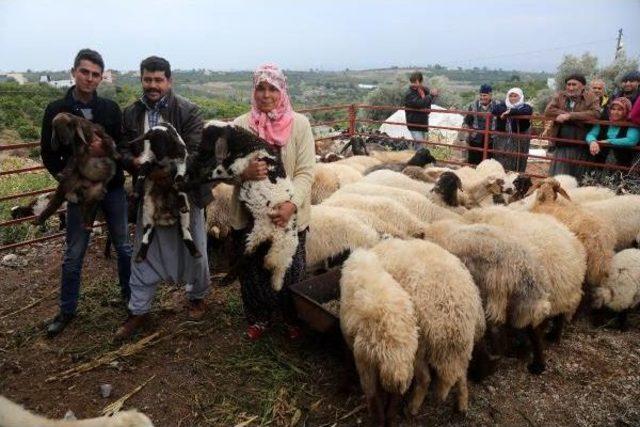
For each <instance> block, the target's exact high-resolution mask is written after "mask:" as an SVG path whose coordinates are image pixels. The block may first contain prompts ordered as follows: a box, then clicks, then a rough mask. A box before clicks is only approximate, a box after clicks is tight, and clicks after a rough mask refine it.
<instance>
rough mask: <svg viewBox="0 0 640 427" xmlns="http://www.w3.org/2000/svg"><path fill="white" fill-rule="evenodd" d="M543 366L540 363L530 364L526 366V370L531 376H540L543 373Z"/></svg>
mask: <svg viewBox="0 0 640 427" xmlns="http://www.w3.org/2000/svg"><path fill="white" fill-rule="evenodd" d="M545 368H546V367H545V365H544V363H540V362H531V363H530V364H529V365H528V366H527V369H528V370H529V372H530V373H532V374H533V375H540V374H541V373H543V372H544V370H545Z"/></svg>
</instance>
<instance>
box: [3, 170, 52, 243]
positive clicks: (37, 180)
mask: <svg viewBox="0 0 640 427" xmlns="http://www.w3.org/2000/svg"><path fill="white" fill-rule="evenodd" d="M29 164H31V163H28V161H27V160H26V159H23V158H20V157H7V158H4V159H2V160H0V170H3V171H8V170H14V169H21V168H25V167H28V165H29ZM55 185H56V181H55V180H54V179H53V178H52V177H51V175H50V174H49V173H48V172H46V171H42V172H32V173H22V174H17V175H8V176H3V177H2V178H0V197H3V196H9V195H12V194H19V193H26V192H28V191H35V190H41V189H43V188H48V187H54V186H55ZM32 197H33V196H32ZM30 200H31V198H30V197H24V198H20V199H11V200H7V201H4V202H0V222H2V221H7V220H10V219H11V208H12V207H13V206H16V205H22V204H26V203H28V202H29V201H30ZM52 221H53V220H52ZM40 234H42V232H41V230H39V229H38V228H37V227H35V226H32V225H30V224H27V223H21V224H16V225H14V226H9V227H2V228H0V244H2V245H6V244H9V243H15V242H19V241H21V240H25V239H28V238H34V237H36V236H39V235H40Z"/></svg>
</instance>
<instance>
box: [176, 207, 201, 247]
mask: <svg viewBox="0 0 640 427" xmlns="http://www.w3.org/2000/svg"><path fill="white" fill-rule="evenodd" d="M190 221H191V214H190V212H189V210H188V207H187V211H186V212H180V234H181V235H182V241H183V242H184V244H185V246H186V247H187V249H188V250H189V253H190V254H191V256H192V257H194V258H200V257H201V256H202V254H201V253H200V251H199V250H198V248H197V247H196V244H195V242H194V241H193V237H192V236H191V229H190V227H189V222H190Z"/></svg>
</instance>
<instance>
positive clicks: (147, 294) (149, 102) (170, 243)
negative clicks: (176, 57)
mask: <svg viewBox="0 0 640 427" xmlns="http://www.w3.org/2000/svg"><path fill="white" fill-rule="evenodd" d="M140 81H141V83H142V91H143V95H142V97H141V98H140V99H138V100H137V101H135V102H134V103H133V104H131V105H129V106H128V107H127V108H125V110H124V112H123V118H122V124H123V141H128V142H130V141H132V140H134V139H135V138H137V137H139V136H140V135H143V134H144V133H146V132H147V131H148V130H149V129H151V128H153V127H154V126H157V125H158V124H161V123H170V124H171V125H173V127H174V128H175V129H176V130H177V131H178V134H180V137H181V138H182V139H183V140H184V142H185V144H186V146H187V151H188V153H189V159H187V163H189V160H190V159H193V158H195V155H196V153H197V150H198V146H199V145H200V140H201V139H202V126H203V123H202V117H201V114H200V111H199V109H198V107H197V106H196V105H195V104H194V103H192V102H191V101H189V100H188V99H186V98H183V97H181V96H179V95H177V94H175V93H174V92H173V90H172V83H173V82H172V79H171V65H170V64H169V62H168V61H167V60H166V59H164V58H160V57H157V56H151V57H149V58H146V59H145V60H143V61H142V62H141V63H140ZM130 150H131V147H130V144H128V143H125V144H124V147H123V157H125V159H124V162H123V163H124V165H125V168H126V169H127V170H128V171H129V172H130V173H131V174H132V175H133V176H135V175H136V173H137V170H138V167H139V164H138V163H137V161H136V160H135V159H134V158H133V156H132V155H131V151H130ZM189 201H190V205H191V206H190V210H191V224H190V227H191V233H192V237H193V240H194V242H195V244H196V247H197V248H198V250H199V251H200V253H201V254H202V257H200V258H193V257H192V256H191V255H190V254H189V252H188V250H187V249H186V247H185V245H184V244H183V243H182V239H181V236H180V232H179V230H178V226H177V225H174V226H170V227H158V228H156V230H155V232H154V238H153V240H152V242H151V246H150V247H149V251H148V253H147V257H146V259H145V260H144V261H141V262H133V263H132V265H131V280H130V286H131V298H130V299H129V311H130V315H129V318H128V320H127V321H126V322H125V323H124V325H122V327H121V328H120V329H119V330H118V332H117V334H116V339H118V340H120V339H127V338H129V337H131V336H132V335H133V334H134V332H135V331H136V330H137V329H138V328H139V327H140V326H142V325H143V324H144V323H145V320H146V319H147V316H148V315H147V313H148V312H149V310H150V309H151V303H152V301H153V297H154V295H155V291H156V288H157V285H158V284H159V283H160V282H161V281H169V282H178V283H183V284H185V285H186V286H185V287H186V291H187V297H188V299H189V317H190V318H191V319H199V318H201V317H202V316H203V315H204V313H205V305H204V297H205V295H206V294H207V292H208V289H209V263H208V260H207V256H206V254H207V251H206V232H205V226H204V211H203V208H204V207H205V206H206V205H207V203H208V202H209V201H211V191H210V188H208V187H207V186H201V187H200V188H198V189H196V190H194V191H192V192H191V193H190V194H189ZM142 230H143V227H142V216H141V212H140V210H139V211H138V219H137V226H136V236H135V248H136V250H137V249H138V248H139V245H140V241H141V238H142Z"/></svg>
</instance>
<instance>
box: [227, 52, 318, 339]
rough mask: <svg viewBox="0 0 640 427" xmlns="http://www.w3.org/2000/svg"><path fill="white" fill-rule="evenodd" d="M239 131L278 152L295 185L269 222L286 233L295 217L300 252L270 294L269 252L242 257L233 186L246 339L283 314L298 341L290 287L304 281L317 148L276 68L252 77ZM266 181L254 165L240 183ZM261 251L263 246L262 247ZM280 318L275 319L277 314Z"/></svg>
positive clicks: (242, 228)
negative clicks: (248, 102) (247, 106)
mask: <svg viewBox="0 0 640 427" xmlns="http://www.w3.org/2000/svg"><path fill="white" fill-rule="evenodd" d="M234 124H235V125H237V126H241V127H243V128H245V129H248V130H251V131H252V132H254V133H256V134H257V135H259V136H260V137H261V138H263V139H265V140H266V141H267V142H269V143H270V144H271V145H273V146H274V147H277V148H278V149H279V150H280V155H281V157H282V162H283V164H284V169H285V171H286V173H287V176H288V177H289V178H290V179H291V180H292V181H293V187H294V194H293V197H292V199H291V202H284V203H281V204H280V205H278V206H276V208H275V210H274V213H273V214H272V217H271V219H272V221H273V223H274V224H276V225H277V226H280V227H284V226H285V225H286V224H287V222H288V221H289V218H290V217H291V216H292V215H293V214H294V213H297V227H298V240H299V244H298V249H297V251H296V254H295V255H294V257H293V260H292V263H291V267H290V268H289V271H288V272H287V275H286V277H285V283H284V286H283V289H282V290H281V291H280V292H275V291H273V290H272V288H271V284H270V277H271V275H270V273H269V271H267V270H266V269H265V268H264V267H263V257H264V254H265V253H266V250H267V249H268V248H267V247H259V248H258V250H257V251H256V252H255V253H253V254H251V255H244V248H242V246H243V245H244V242H245V237H246V233H247V227H248V226H249V225H250V224H249V223H248V215H247V213H246V212H245V211H244V210H243V208H242V207H241V205H240V203H239V201H238V198H237V193H238V186H236V189H235V192H234V197H233V200H232V218H231V219H232V226H233V228H234V230H235V233H234V235H235V238H236V242H238V244H239V246H240V248H239V249H241V250H242V251H241V252H239V256H241V257H242V258H241V260H240V266H239V269H238V271H239V276H240V287H241V294H242V302H243V305H244V312H245V316H246V318H247V321H248V323H249V327H248V329H247V336H248V337H249V338H250V339H252V340H257V339H259V338H260V337H261V336H262V335H263V334H264V332H265V331H266V330H267V329H268V327H269V326H270V325H271V324H272V321H273V319H272V318H273V317H274V314H281V315H282V318H283V320H284V322H285V324H286V326H287V331H288V335H289V337H290V338H291V339H296V338H298V337H299V336H300V329H299V327H298V326H297V325H296V316H295V313H294V311H293V303H292V299H291V293H290V291H289V286H290V285H291V284H293V283H295V282H297V281H299V280H300V279H301V278H302V274H303V273H304V269H305V266H306V262H305V237H306V232H307V230H308V228H309V217H310V195H311V184H312V183H313V166H314V163H315V142H314V139H313V134H312V132H311V125H310V124H309V120H307V118H306V117H305V116H303V115H302V114H298V113H296V112H294V111H293V109H292V108H291V101H290V100H289V94H288V91H287V80H286V77H285V75H284V74H283V72H282V71H281V70H280V69H279V68H278V66H276V65H273V64H265V65H261V66H260V67H258V69H257V70H256V71H255V72H254V74H253V93H252V96H251V111H250V112H248V113H246V114H243V115H242V116H240V117H238V118H237V119H236V120H234ZM266 178H267V165H266V164H265V162H263V161H257V160H254V161H252V162H250V163H249V166H248V167H247V168H246V169H245V171H244V172H243V173H242V175H241V179H242V180H243V181H246V180H260V179H266ZM263 246H264V245H263ZM278 312H279V313H278Z"/></svg>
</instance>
